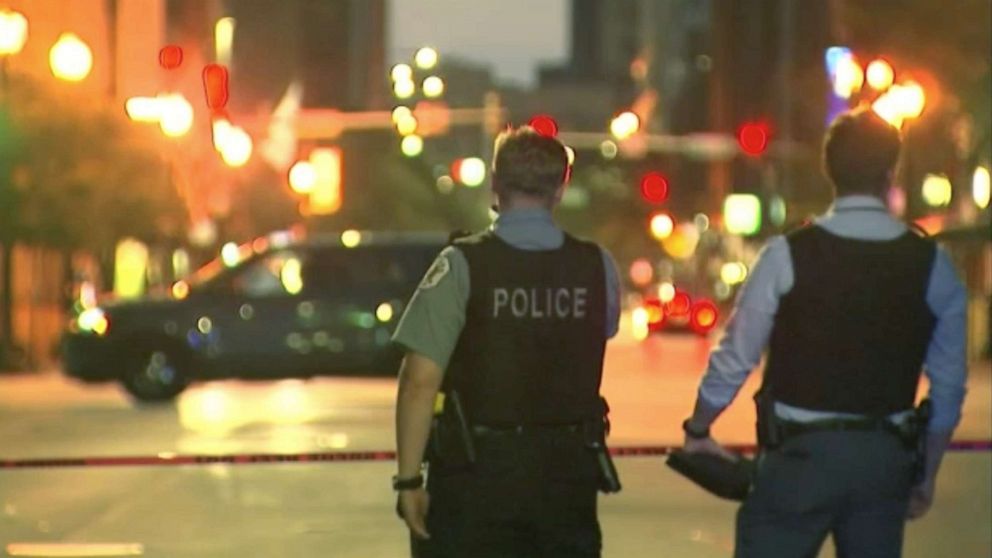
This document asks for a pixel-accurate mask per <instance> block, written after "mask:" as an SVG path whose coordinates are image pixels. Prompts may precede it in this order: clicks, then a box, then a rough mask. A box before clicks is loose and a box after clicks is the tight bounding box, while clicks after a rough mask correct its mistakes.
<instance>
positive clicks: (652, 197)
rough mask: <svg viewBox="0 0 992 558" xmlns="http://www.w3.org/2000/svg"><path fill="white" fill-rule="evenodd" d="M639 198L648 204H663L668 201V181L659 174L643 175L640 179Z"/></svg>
mask: <svg viewBox="0 0 992 558" xmlns="http://www.w3.org/2000/svg"><path fill="white" fill-rule="evenodd" d="M641 197H642V198H644V201H646V202H648V203H655V204H660V203H664V202H665V200H667V199H668V179H666V178H665V177H664V175H662V174H661V173H659V172H649V173H647V174H645V175H644V177H643V178H641Z"/></svg>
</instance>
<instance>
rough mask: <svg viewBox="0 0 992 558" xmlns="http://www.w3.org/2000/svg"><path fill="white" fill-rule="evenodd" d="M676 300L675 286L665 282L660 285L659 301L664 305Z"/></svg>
mask: <svg viewBox="0 0 992 558" xmlns="http://www.w3.org/2000/svg"><path fill="white" fill-rule="evenodd" d="M674 298H675V285H673V284H671V283H670V282H667V281H666V282H664V283H662V284H661V285H658V299H659V300H661V301H662V302H663V303H665V304H668V303H669V302H671V301H672V299H674Z"/></svg>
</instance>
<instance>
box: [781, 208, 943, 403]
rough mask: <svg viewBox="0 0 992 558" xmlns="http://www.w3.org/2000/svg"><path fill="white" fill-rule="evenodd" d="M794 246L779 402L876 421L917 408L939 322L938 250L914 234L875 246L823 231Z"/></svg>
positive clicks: (807, 232) (795, 240)
mask: <svg viewBox="0 0 992 558" xmlns="http://www.w3.org/2000/svg"><path fill="white" fill-rule="evenodd" d="M787 238H788V242H789V250H790V253H791V255H792V265H793V269H794V270H795V284H794V286H793V288H792V290H791V291H790V292H789V293H788V294H787V295H786V296H784V297H782V299H781V301H780V304H779V309H778V314H777V315H776V316H775V326H774V329H773V331H772V338H771V344H770V347H769V355H768V365H767V367H766V368H765V383H766V385H767V386H770V389H771V393H772V396H773V398H774V399H775V400H776V401H781V402H782V403H786V404H788V405H793V406H796V407H802V408H804V409H810V410H817V411H833V412H845V413H858V414H864V415H876V416H879V415H885V414H890V413H894V412H897V411H902V410H906V409H910V408H912V406H913V403H914V400H915V396H916V386H917V383H918V381H919V376H920V372H921V369H922V366H923V360H924V358H925V356H926V350H927V346H928V345H929V341H930V336H931V334H932V332H933V328H934V323H935V321H936V320H935V317H934V315H933V313H932V312H931V310H930V308H929V306H928V305H927V301H926V293H927V288H928V286H929V282H930V270H931V267H932V266H933V261H934V257H935V254H936V246H935V244H934V243H933V242H932V241H929V240H927V239H923V238H920V237H918V236H917V235H915V234H913V233H911V232H907V233H906V234H904V235H902V236H901V237H899V238H897V239H895V240H891V241H870V240H857V239H850V238H843V237H840V236H836V235H833V234H831V233H829V232H827V231H826V230H824V229H823V228H821V227H817V226H811V227H806V228H803V229H800V230H798V231H796V232H795V233H792V234H790V235H789V236H788V237H787Z"/></svg>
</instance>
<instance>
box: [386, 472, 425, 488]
mask: <svg viewBox="0 0 992 558" xmlns="http://www.w3.org/2000/svg"><path fill="white" fill-rule="evenodd" d="M422 486H424V475H417V476H415V477H408V478H405V479H401V478H400V477H399V476H398V475H393V490H417V489H418V488H420V487H422Z"/></svg>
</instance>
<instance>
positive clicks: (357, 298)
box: [62, 231, 447, 401]
mask: <svg viewBox="0 0 992 558" xmlns="http://www.w3.org/2000/svg"><path fill="white" fill-rule="evenodd" d="M446 243H447V235H445V234H400V233H362V232H358V231H348V232H346V233H343V234H335V235H324V236H319V237H314V238H310V239H301V240H294V239H291V238H287V237H285V236H278V235H273V236H270V237H265V238H260V239H258V240H256V241H254V242H252V243H249V244H245V245H243V246H240V247H235V246H233V245H232V246H230V247H229V248H231V249H229V250H226V251H225V252H224V254H223V258H222V259H218V260H215V261H213V262H211V263H210V264H208V265H206V266H205V267H203V268H202V269H200V270H198V271H197V272H195V273H194V274H193V275H192V276H190V277H189V278H187V279H185V280H183V281H179V282H177V283H175V284H174V285H172V287H171V289H169V292H161V293H156V294H153V295H150V296H148V297H145V298H141V299H136V300H127V301H116V302H113V301H112V302H107V303H105V304H101V305H99V306H98V307H93V308H89V309H87V310H85V311H83V312H82V313H81V314H79V315H78V316H76V317H75V318H74V319H73V320H72V321H71V322H70V324H69V326H68V328H67V331H66V332H65V335H64V337H63V344H62V357H63V358H62V362H63V369H64V371H65V372H66V373H67V374H68V375H69V376H72V377H75V378H78V379H81V380H84V381H88V382H102V381H118V382H120V383H121V384H122V385H123V386H124V388H125V389H126V390H127V391H128V392H129V393H130V394H131V395H132V396H133V397H134V398H136V399H138V400H141V401H156V400H168V399H171V398H173V397H175V396H176V395H177V394H179V393H180V392H181V391H182V390H183V389H184V388H185V387H186V386H187V385H188V384H189V383H190V382H192V381H195V380H206V379H218V378H242V379H274V378H301V377H311V376H316V375H331V374H335V375H338V374H343V375H352V374H356V375H357V374H395V373H396V370H397V369H398V365H399V359H400V355H399V354H398V352H397V351H396V350H394V349H393V348H392V346H391V342H390V336H391V334H392V332H393V330H394V329H395V325H396V322H397V321H398V319H399V317H400V315H401V313H402V311H403V308H404V304H406V302H407V301H408V300H409V298H410V296H411V295H412V294H413V292H414V290H415V289H416V287H417V283H418V281H419V280H420V279H421V278H422V277H423V276H424V273H425V272H426V270H427V269H428V268H429V267H430V265H431V262H432V261H433V259H434V258H435V256H436V255H437V254H438V252H439V251H440V250H441V249H442V248H443V247H444V246H445V244H446Z"/></svg>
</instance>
